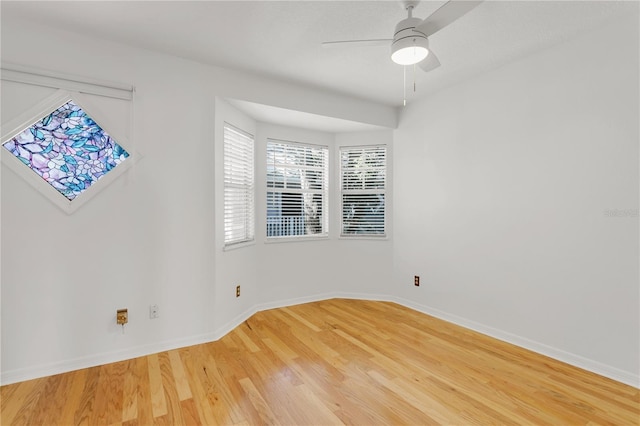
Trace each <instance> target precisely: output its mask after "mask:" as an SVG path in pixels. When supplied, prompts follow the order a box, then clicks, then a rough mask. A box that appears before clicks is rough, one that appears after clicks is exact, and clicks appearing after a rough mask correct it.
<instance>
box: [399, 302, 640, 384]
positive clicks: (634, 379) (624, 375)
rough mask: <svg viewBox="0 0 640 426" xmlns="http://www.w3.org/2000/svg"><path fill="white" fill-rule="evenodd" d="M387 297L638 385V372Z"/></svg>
mask: <svg viewBox="0 0 640 426" xmlns="http://www.w3.org/2000/svg"><path fill="white" fill-rule="evenodd" d="M388 301H390V302H394V303H398V304H400V305H402V306H405V307H407V308H410V309H413V310H415V311H418V312H422V313H424V314H427V315H431V316H433V317H435V318H438V319H441V320H444V321H447V322H450V323H453V324H456V325H459V326H461V327H464V328H468V329H470V330H473V331H477V332H478V333H481V334H484V335H487V336H491V337H493V338H496V339H498V340H502V341H503V342H507V343H510V344H512V345H516V346H519V347H521V348H524V349H528V350H530V351H533V352H536V353H539V354H541V355H545V356H548V357H550V358H553V359H555V360H558V361H562V362H564V363H567V364H569V365H573V366H574V367H578V368H581V369H583V370H587V371H590V372H592V373H595V374H598V375H600V376H604V377H608V378H610V379H612V380H615V381H617V382H621V383H624V384H627V385H629V386H633V387H635V388H637V389H640V376H639V375H635V374H633V373H631V372H628V371H624V370H620V369H618V368H615V367H612V366H610V365H607V364H603V363H601V362H598V361H594V360H592V359H588V358H585V357H582V356H580V355H576V354H573V353H571V352H567V351H564V350H562V349H558V348H555V347H553V346H549V345H545V344H544V343H540V342H537V341H535V340H531V339H527V338H526V337H522V336H518V335H516V334H512V333H509V332H506V331H503V330H500V329H497V328H493V327H490V326H487V325H485V324H482V323H478V322H475V321H473V320H470V319H467V318H464V317H460V316H458V315H454V314H450V313H448V312H444V311H441V310H439V309H436V308H433V307H430V306H426V305H421V304H418V303H415V302H412V301H410V300H407V299H403V298H399V297H390V298H389V299H388Z"/></svg>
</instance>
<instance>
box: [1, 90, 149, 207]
mask: <svg viewBox="0 0 640 426" xmlns="http://www.w3.org/2000/svg"><path fill="white" fill-rule="evenodd" d="M91 96H92V95H86V94H83V93H79V92H74V91H70V90H65V89H58V90H57V91H55V92H54V93H53V94H51V95H50V96H48V97H46V98H44V99H43V100H42V101H40V102H39V103H38V104H36V105H34V106H33V107H32V108H29V109H28V110H27V111H25V112H23V113H22V114H20V115H19V116H17V117H16V118H15V119H13V120H11V121H10V122H8V123H7V124H6V125H3V126H2V127H3V130H4V129H7V131H3V133H2V136H1V137H0V144H2V145H4V143H5V142H7V141H9V140H10V139H11V138H13V137H15V136H17V135H18V134H20V133H21V132H22V131H23V130H25V129H26V128H28V127H29V126H31V125H32V124H33V123H34V122H36V121H38V120H41V119H42V118H43V117H45V116H46V115H47V114H50V113H51V112H52V111H54V110H55V109H57V108H59V107H60V106H61V105H64V104H65V103H67V102H69V101H73V102H74V103H75V104H77V105H78V106H79V107H80V108H82V109H83V110H84V111H85V112H86V113H87V114H88V115H89V116H90V117H91V119H92V120H93V121H95V122H96V123H97V124H98V125H99V126H100V127H101V128H102V129H104V130H105V131H106V132H107V133H109V134H110V135H111V136H112V137H113V139H114V140H115V141H116V142H117V143H118V145H120V146H121V147H122V148H124V149H125V150H126V151H127V152H128V153H129V156H128V157H127V159H126V161H123V162H122V163H120V164H118V166H117V167H115V168H113V169H112V170H111V171H110V172H109V173H106V174H105V175H103V176H102V177H101V178H100V179H98V180H96V181H95V182H94V183H93V184H92V185H91V186H90V187H89V188H87V189H86V190H85V191H84V192H82V194H79V195H78V196H77V197H75V198H74V199H73V200H69V199H67V198H66V197H64V195H62V194H61V193H60V192H59V191H58V190H56V189H55V188H54V187H53V186H51V185H50V184H49V183H48V182H47V181H45V180H44V179H42V178H41V177H40V176H38V174H37V173H34V171H33V170H31V168H30V167H28V166H25V164H23V163H22V162H21V161H20V160H19V159H18V158H16V157H15V156H14V155H13V154H11V153H10V152H9V151H7V150H6V149H4V147H0V152H1V154H0V157H1V158H2V163H3V164H5V165H6V166H7V167H9V168H10V169H11V170H12V171H14V172H15V173H16V174H17V175H18V176H20V177H21V178H22V179H24V180H25V181H26V182H27V183H28V184H29V185H31V186H32V187H33V188H34V189H36V190H37V191H38V192H39V193H40V194H42V195H43V196H44V197H45V198H47V199H48V200H49V201H51V202H52V203H53V204H54V205H56V206H57V207H58V208H60V209H61V210H62V211H64V212H65V213H66V214H68V215H71V214H73V213H74V212H75V211H76V210H78V209H79V208H80V207H82V206H83V205H84V204H86V203H87V202H88V201H89V200H91V199H92V198H93V197H94V196H96V195H97V194H98V193H100V192H101V191H102V190H103V189H105V188H106V187H107V186H108V185H110V184H111V183H112V182H114V181H115V180H116V179H118V178H119V177H120V176H121V175H122V174H124V173H125V172H126V171H127V170H129V168H131V167H132V166H133V165H134V164H135V163H136V162H137V161H138V160H139V159H140V158H141V155H140V154H139V153H138V152H137V151H135V150H134V149H133V146H132V143H131V141H130V139H129V138H128V137H127V135H125V134H124V133H123V132H121V131H119V130H118V128H119V126H115V125H113V124H112V122H111V120H110V119H109V118H108V116H107V115H106V114H103V113H101V110H100V109H99V108H94V107H92V106H91V105H92V102H91ZM117 99H120V100H123V101H124V102H132V100H131V99H125V98H117ZM130 108H133V105H131V104H130Z"/></svg>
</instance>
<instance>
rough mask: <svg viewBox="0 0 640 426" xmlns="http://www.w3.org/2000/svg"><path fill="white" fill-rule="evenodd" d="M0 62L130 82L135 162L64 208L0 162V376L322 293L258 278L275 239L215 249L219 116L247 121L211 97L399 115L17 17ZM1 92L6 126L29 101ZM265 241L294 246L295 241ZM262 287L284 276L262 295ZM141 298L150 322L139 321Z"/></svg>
mask: <svg viewBox="0 0 640 426" xmlns="http://www.w3.org/2000/svg"><path fill="white" fill-rule="evenodd" d="M44 45H56V46H65V51H66V52H74V51H81V52H82V55H62V56H61V55H59V50H58V49H50V50H49V49H43V48H42V46H44ZM2 60H3V62H6V63H15V64H20V65H24V66H29V67H35V68H41V69H45V70H50V71H56V72H62V73H66V74H71V75H76V76H78V77H89V78H92V79H102V80H109V81H116V82H124V83H133V84H134V85H135V87H136V92H135V103H134V126H133V136H134V137H133V144H134V146H135V150H136V151H138V152H140V153H141V154H142V156H143V158H142V160H141V161H139V162H138V163H137V164H136V165H135V166H134V167H133V168H132V169H131V170H129V171H128V172H126V174H125V175H124V176H122V177H121V178H119V179H118V180H116V181H115V182H114V183H113V184H111V185H110V186H109V187H107V188H106V189H105V190H104V191H102V192H100V193H99V194H98V195H97V196H96V197H95V198H93V199H92V200H91V201H90V202H89V203H87V204H86V205H84V206H82V207H81V208H80V209H79V210H78V211H76V212H75V213H74V214H73V215H66V214H65V213H63V212H62V211H61V210H59V209H58V208H57V207H55V206H54V205H53V204H51V203H50V202H49V201H48V200H47V199H46V198H44V197H42V196H41V195H40V194H39V193H37V192H36V191H35V190H34V189H32V188H31V187H30V186H29V185H28V184H26V183H25V182H24V181H23V180H22V179H20V178H19V177H18V176H17V175H15V174H13V172H12V171H10V170H9V169H7V168H6V167H5V166H3V167H2V206H1V208H2V224H1V226H2V229H1V230H2V234H1V235H2V261H1V264H2V271H1V278H2V330H1V332H2V358H1V361H2V366H1V370H2V379H1V382H2V383H10V382H12V381H17V380H24V379H27V378H30V377H37V376H42V375H47V374H54V373H58V372H61V371H66V370H69V369H73V368H79V367H83V366H88V365H95V364H99V363H105V362H112V361H115V360H118V359H124V358H129V357H133V356H137V355H140V354H146V353H151V352H156V351H159V350H162V349H166V348H172V347H178V346H184V345H187V344H193V343H197V342H202V341H208V340H213V339H215V338H218V337H220V334H221V333H224V332H225V331H227V330H228V329H229V328H230V327H233V326H235V325H236V324H237V322H238V321H240V320H242V319H243V318H244V316H246V315H248V314H250V313H251V312H252V311H254V310H255V309H256V307H257V306H261V305H264V304H265V303H266V302H269V303H271V304H278V303H285V302H283V301H282V299H280V298H287V299H289V298H291V297H298V296H301V295H302V296H310V295H315V294H321V293H322V294H324V293H325V292H326V286H325V283H323V282H320V281H319V280H317V279H314V280H309V281H308V282H307V284H306V286H304V287H300V286H299V285H297V286H296V288H293V287H294V284H297V283H295V281H294V279H293V277H292V275H284V276H283V275H282V274H281V273H280V274H278V276H275V277H267V280H266V282H265V279H264V278H265V277H263V276H261V277H260V278H261V279H260V280H258V278H257V277H258V273H260V272H265V271H264V269H265V265H266V264H267V263H268V260H267V261H262V260H261V261H260V262H258V255H260V256H262V257H261V259H268V253H269V250H268V249H267V248H265V247H272V245H269V246H265V247H262V246H263V244H262V242H261V241H258V242H259V243H260V246H258V245H256V246H254V247H247V248H243V249H240V250H232V251H223V250H222V244H223V243H222V232H221V229H222V228H221V223H222V222H221V211H222V210H221V206H222V204H221V199H222V198H221V194H222V192H221V188H222V186H221V182H222V181H221V176H222V174H221V173H222V167H220V165H221V163H220V161H221V158H222V156H221V154H222V145H221V140H222V139H221V136H222V125H221V123H222V122H223V121H224V120H228V121H230V122H232V123H234V124H237V125H239V126H241V127H242V126H244V125H245V124H246V125H248V126H249V127H251V126H256V124H255V123H253V122H252V120H250V119H249V118H247V117H245V116H243V115H242V114H241V113H239V112H238V111H236V110H234V109H233V108H232V107H231V106H230V105H229V104H227V103H226V102H224V101H223V100H221V99H219V98H217V97H218V96H223V97H229V96H231V97H236V98H239V99H245V100H249V101H254V102H260V103H266V104H272V105H276V106H281V107H288V108H295V109H299V110H302V111H305V112H310V113H315V114H323V113H327V112H328V111H331V115H332V116H334V117H338V118H342V119H347V120H354V119H355V120H359V119H360V117H362V118H363V120H364V117H366V120H365V121H366V122H368V123H373V124H377V125H394V124H395V121H396V113H395V110H393V109H392V108H389V107H385V106H380V105H375V104H369V103H366V102H363V101H361V100H356V99H352V98H348V97H342V96H338V95H331V94H327V93H322V92H320V91H315V90H312V89H307V88H304V87H301V86H296V85H289V84H285V83H282V82H278V81H271V80H268V79H265V78H262V77H255V76H251V75H248V74H245V73H239V72H235V71H233V72H232V71H228V70H224V69H220V68H215V67H209V66H205V65H201V64H197V63H194V62H190V61H187V60H183V59H179V58H175V57H170V56H167V55H162V54H156V53H153V52H150V51H145V50H141V49H134V48H130V47H126V46H122V45H119V44H115V43H110V42H106V41H101V40H97V39H92V38H91V37H88V36H87V37H84V36H83V37H78V36H77V35H75V34H71V33H67V32H64V31H60V30H54V29H45V28H43V27H38V28H35V27H33V26H31V25H29V24H28V23H27V22H15V21H12V22H4V21H3V22H2ZM7 87H8V85H7V83H4V82H3V85H2V88H3V89H6V88H7ZM18 92H20V93H23V94H24V93H28V95H29V96H31V97H33V98H34V99H35V98H37V97H38V96H40V95H41V94H33V93H30V92H27V91H25V90H22V91H20V90H18ZM6 93H11V92H10V91H6V92H5V91H3V96H2V107H3V112H6V111H14V113H10V114H8V115H7V116H5V115H3V117H2V122H3V124H5V123H6V120H8V119H10V118H13V117H11V115H15V114H17V112H15V111H17V110H19V109H20V108H25V107H28V105H29V104H30V102H31V101H26V98H21V97H20V96H21V95H20V94H18V93H17V92H14V93H13V95H11V96H5V94H6ZM316 100H317V102H316ZM298 107H299V108H298ZM240 122H241V123H240ZM256 129H257V127H255V128H254V129H253V130H256ZM248 130H249V131H251V130H252V129H248ZM333 137H334V136H333V135H332V136H330V138H333ZM390 137H391V134H390V133H389V138H390ZM260 212H261V210H258V214H260ZM258 235H262V234H260V232H259V230H258ZM334 244H335V242H334ZM259 247H260V250H261V252H260V253H259V252H258V248H259ZM274 247H278V248H274V250H284V251H285V252H292V253H294V252H297V251H300V246H299V245H297V244H295V243H293V244H289V245H274ZM318 247H319V248H318V249H319V250H321V252H319V253H318V254H324V253H329V252H331V250H329V249H327V247H326V246H322V247H321V246H318ZM320 247H321V248H320ZM265 262H266V263H265ZM389 264H390V260H389ZM273 283H284V284H276V285H274V288H275V289H276V291H274V292H271V291H269V290H268V288H269V286H270V285H272V284H273ZM236 284H241V285H242V288H243V292H242V293H243V295H242V297H241V298H239V299H236V298H235V294H234V293H235V291H234V289H235V285H236ZM278 285H283V287H281V288H280V290H277V289H278ZM286 286H288V287H286ZM285 287H286V288H285ZM337 287H338V286H337V285H336V284H333V283H332V288H337ZM262 297H265V299H264V300H263V299H261V298H262ZM152 303H156V304H158V305H159V307H160V318H159V319H155V320H150V319H149V317H148V307H149V305H150V304H152ZM122 307H127V308H128V309H129V324H128V325H127V326H126V327H125V334H122V329H121V328H120V327H118V326H116V325H115V311H116V309H118V308H122Z"/></svg>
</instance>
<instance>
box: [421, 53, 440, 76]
mask: <svg viewBox="0 0 640 426" xmlns="http://www.w3.org/2000/svg"><path fill="white" fill-rule="evenodd" d="M418 66H420V68H421V69H422V71H424V72H429V71H431V70H434V69H436V68H438V67H439V66H440V61H439V60H438V57H437V56H436V54H435V53H433V50H429V54H428V55H427V57H426V58H425V59H424V61H422V62H419V63H418Z"/></svg>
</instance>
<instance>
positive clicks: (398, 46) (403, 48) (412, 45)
mask: <svg viewBox="0 0 640 426" xmlns="http://www.w3.org/2000/svg"><path fill="white" fill-rule="evenodd" d="M427 55H429V40H427V38H425V37H421V36H411V37H404V38H401V39H399V40H396V41H394V42H393V44H392V45H391V60H392V61H393V62H395V63H396V64H399V65H413V64H417V63H418V62H420V61H423V60H424V59H425V58H426V57H427Z"/></svg>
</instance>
